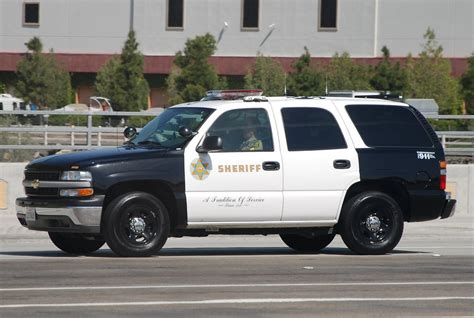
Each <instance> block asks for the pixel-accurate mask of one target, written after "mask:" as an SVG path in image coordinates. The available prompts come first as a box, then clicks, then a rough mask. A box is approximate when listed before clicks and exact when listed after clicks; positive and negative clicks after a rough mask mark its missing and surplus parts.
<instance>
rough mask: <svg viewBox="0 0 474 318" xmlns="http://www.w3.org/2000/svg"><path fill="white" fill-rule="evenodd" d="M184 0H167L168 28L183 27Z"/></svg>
mask: <svg viewBox="0 0 474 318" xmlns="http://www.w3.org/2000/svg"><path fill="white" fill-rule="evenodd" d="M183 12H184V0H168V19H167V25H166V26H167V27H168V28H169V29H182V28H183V15H184V14H183Z"/></svg>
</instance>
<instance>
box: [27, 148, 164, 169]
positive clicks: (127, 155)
mask: <svg viewBox="0 0 474 318" xmlns="http://www.w3.org/2000/svg"><path fill="white" fill-rule="evenodd" d="M166 152H167V149H164V148H156V147H118V148H107V149H97V150H86V151H78V152H72V153H67V154H60V155H52V156H47V157H43V158H39V159H36V160H33V161H32V162H31V163H30V164H29V165H28V166H27V167H26V169H29V170H67V169H70V167H71V166H79V169H83V168H87V167H90V166H93V165H96V164H105V163H111V162H120V161H129V160H134V159H146V158H151V157H153V158H156V157H161V156H163V155H164V154H165V153H166Z"/></svg>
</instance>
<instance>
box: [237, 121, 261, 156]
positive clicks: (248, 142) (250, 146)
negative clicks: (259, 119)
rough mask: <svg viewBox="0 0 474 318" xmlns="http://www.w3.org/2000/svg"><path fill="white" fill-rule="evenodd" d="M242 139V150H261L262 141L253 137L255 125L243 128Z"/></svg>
mask: <svg viewBox="0 0 474 318" xmlns="http://www.w3.org/2000/svg"><path fill="white" fill-rule="evenodd" d="M243 137H244V141H243V142H242V144H241V145H240V150H242V151H256V150H263V145H262V141H261V140H260V139H257V138H256V137H255V126H253V127H247V128H245V130H244V132H243Z"/></svg>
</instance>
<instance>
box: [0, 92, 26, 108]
mask: <svg viewBox="0 0 474 318" xmlns="http://www.w3.org/2000/svg"><path fill="white" fill-rule="evenodd" d="M29 109H30V108H29V106H27V104H26V103H25V101H24V100H23V99H21V98H17V97H13V96H12V95H10V94H0V110H29Z"/></svg>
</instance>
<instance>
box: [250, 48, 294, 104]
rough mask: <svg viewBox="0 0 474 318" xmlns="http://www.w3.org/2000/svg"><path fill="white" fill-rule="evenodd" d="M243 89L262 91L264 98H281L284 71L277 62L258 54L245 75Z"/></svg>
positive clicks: (283, 86) (283, 89)
mask: <svg viewBox="0 0 474 318" xmlns="http://www.w3.org/2000/svg"><path fill="white" fill-rule="evenodd" d="M245 87H246V88H259V89H262V90H263V93H264V94H265V95H266V96H281V95H283V94H284V92H285V71H284V70H283V67H282V66H281V64H280V63H279V62H278V61H275V60H274V59H272V58H271V57H267V56H263V55H261V54H258V55H257V58H256V59H255V64H254V65H253V68H252V69H250V70H249V72H248V73H247V75H245Z"/></svg>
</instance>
